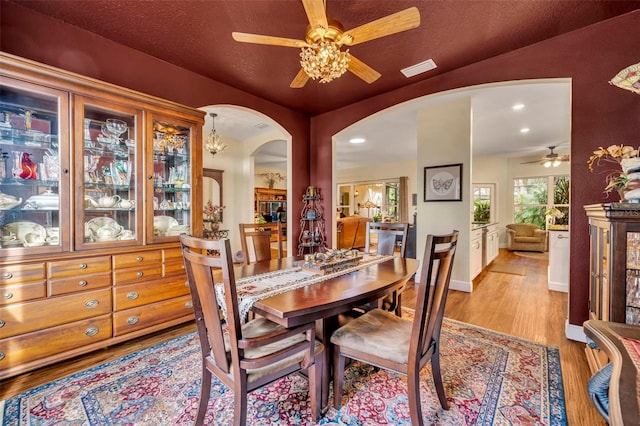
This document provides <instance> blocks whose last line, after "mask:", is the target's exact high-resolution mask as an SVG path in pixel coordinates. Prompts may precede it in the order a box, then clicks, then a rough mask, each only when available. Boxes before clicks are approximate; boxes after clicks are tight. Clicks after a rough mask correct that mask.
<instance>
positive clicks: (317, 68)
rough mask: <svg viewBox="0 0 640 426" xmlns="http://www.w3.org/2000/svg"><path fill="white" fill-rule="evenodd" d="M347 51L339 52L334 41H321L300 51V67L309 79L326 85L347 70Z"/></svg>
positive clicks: (348, 58) (338, 47)
mask: <svg viewBox="0 0 640 426" xmlns="http://www.w3.org/2000/svg"><path fill="white" fill-rule="evenodd" d="M350 60H351V58H350V56H349V51H348V50H346V51H344V52H342V51H340V46H338V44H337V43H336V42H334V41H331V40H323V41H321V42H320V43H317V44H314V45H312V46H311V47H304V48H302V50H301V51H300V65H301V66H302V69H303V70H304V72H305V73H307V75H308V76H309V77H311V78H312V79H314V80H318V79H320V83H328V82H330V81H332V80H334V79H336V78H338V77H340V76H341V75H342V74H344V73H345V72H347V69H349V61H350Z"/></svg>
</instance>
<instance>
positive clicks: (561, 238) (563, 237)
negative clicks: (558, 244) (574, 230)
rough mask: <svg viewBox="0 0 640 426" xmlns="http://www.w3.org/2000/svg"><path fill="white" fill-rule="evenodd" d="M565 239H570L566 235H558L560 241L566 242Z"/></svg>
mask: <svg viewBox="0 0 640 426" xmlns="http://www.w3.org/2000/svg"><path fill="white" fill-rule="evenodd" d="M565 238H569V237H565V236H564V235H558V239H559V240H564V239H565Z"/></svg>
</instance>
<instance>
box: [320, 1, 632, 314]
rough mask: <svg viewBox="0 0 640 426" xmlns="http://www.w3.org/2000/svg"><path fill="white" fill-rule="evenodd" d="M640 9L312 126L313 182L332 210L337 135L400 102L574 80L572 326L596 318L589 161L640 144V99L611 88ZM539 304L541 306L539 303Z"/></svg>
mask: <svg viewBox="0 0 640 426" xmlns="http://www.w3.org/2000/svg"><path fill="white" fill-rule="evenodd" d="M638 40H640V11H636V12H633V13H630V14H627V15H624V16H622V17H618V18H615V19H612V20H609V21H604V22H601V23H598V24H595V25H592V26H590V27H586V28H584V29H581V30H577V31H574V32H572V33H568V34H565V35H562V36H558V37H555V38H552V39H549V40H546V41H543V42H540V43H537V44H534V45H531V46H528V47H525V48H522V49H519V50H516V51H513V52H510V53H507V54H504V55H501V56H497V57H495V58H491V59H488V60H485V61H482V62H478V63H475V64H473V65H470V66H467V67H464V68H459V69H457V70H455V71H452V72H449V73H446V74H443V75H440V76H438V77H434V78H432V79H429V80H426V81H421V82H419V83H416V84H414V85H411V86H408V87H405V88H403V89H400V90H396V91H393V92H389V93H385V94H383V95H380V96H377V97H374V98H370V99H367V100H365V101H362V102H359V103H356V104H352V105H350V106H348V107H345V108H341V109H340V110H336V111H332V112H329V113H326V114H323V115H320V116H317V117H314V118H312V120H311V132H312V133H311V157H312V158H314V159H317V161H314V162H313V163H312V165H311V181H313V182H317V184H318V186H319V187H320V188H322V189H323V191H324V199H325V203H327V204H328V205H325V206H324V208H325V211H328V210H327V209H330V203H331V199H332V198H331V197H332V196H333V195H332V194H331V189H332V188H331V170H330V169H329V168H321V166H320V165H321V164H331V163H330V160H331V135H334V134H336V133H337V132H339V131H341V130H343V129H344V128H346V127H348V126H350V125H351V124H353V123H356V122H357V121H359V120H361V119H363V118H365V117H367V116H369V115H371V114H374V113H376V112H378V111H380V110H383V109H385V108H388V107H390V106H392V105H395V104H397V103H399V102H404V101H407V100H410V99H414V98H417V97H421V96H424V95H428V94H432V93H437V92H441V91H445V90H450V89H455V88H461V87H467V86H474V85H478V84H483V83H491V82H498V81H510V80H523V79H536V78H566V77H569V78H571V79H572V114H571V120H572V123H571V182H572V185H571V195H570V196H571V217H570V225H571V264H570V284H569V292H570V293H569V295H570V296H569V322H570V323H571V324H576V325H581V324H582V323H583V322H584V321H585V320H586V319H587V318H588V299H589V294H588V290H589V235H588V222H587V218H586V215H585V213H584V209H583V207H582V206H584V205H586V204H594V203H601V202H610V201H617V199H615V200H614V199H611V200H607V199H605V198H604V195H603V193H602V189H603V188H604V186H605V183H604V178H603V176H602V175H598V174H595V173H590V172H589V169H588V168H587V160H588V159H589V157H590V155H591V153H592V152H593V150H595V149H597V148H598V147H599V146H604V147H607V146H609V145H611V144H626V145H633V146H638V145H640V137H639V135H640V96H638V95H636V94H634V93H632V92H630V91H626V90H622V89H619V88H616V87H614V86H611V85H609V83H608V81H609V80H610V79H611V78H612V77H613V76H614V75H616V74H617V73H618V72H619V71H620V70H622V69H623V68H625V67H627V66H629V65H631V64H634V63H637V62H638V61H640V47H639V46H638ZM531 303H535V301H534V300H532V301H531Z"/></svg>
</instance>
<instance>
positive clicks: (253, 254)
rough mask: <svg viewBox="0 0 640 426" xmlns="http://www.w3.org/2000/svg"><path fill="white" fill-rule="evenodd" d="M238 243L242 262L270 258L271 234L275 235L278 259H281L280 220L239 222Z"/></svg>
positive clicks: (247, 263) (246, 263) (249, 262)
mask: <svg viewBox="0 0 640 426" xmlns="http://www.w3.org/2000/svg"><path fill="white" fill-rule="evenodd" d="M239 227H240V244H241V245H242V255H243V259H244V264H245V265H249V264H251V263H253V262H262V261H263V260H271V259H272V258H273V257H272V255H271V243H272V241H271V240H272V236H273V235H274V234H275V235H277V238H276V241H273V242H275V243H276V250H277V252H278V259H282V224H281V223H280V222H271V223H241V224H240V225H239Z"/></svg>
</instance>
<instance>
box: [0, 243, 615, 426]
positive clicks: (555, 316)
mask: <svg viewBox="0 0 640 426" xmlns="http://www.w3.org/2000/svg"><path fill="white" fill-rule="evenodd" d="M494 262H496V263H507V262H514V263H518V264H521V265H523V266H524V267H526V275H525V276H520V275H511V274H504V273H496V272H484V273H482V274H481V275H480V276H479V277H478V278H476V280H475V281H474V291H473V292H472V293H464V292H459V291H451V292H450V293H449V297H448V300H447V307H446V313H445V316H446V317H448V318H452V319H455V320H458V321H463V322H467V323H470V324H474V325H477V326H480V327H484V328H488V329H491V330H495V331H499V332H502V333H506V334H510V335H513V336H517V337H521V338H524V339H527V340H531V341H534V342H538V343H542V344H546V345H550V346H558V347H559V349H560V362H561V365H562V380H563V383H564V392H565V400H566V408H567V417H568V421H569V425H576V426H602V425H605V424H606V423H605V422H604V421H603V420H602V418H601V417H600V415H599V414H598V413H597V411H596V410H595V408H593V406H592V405H591V402H590V400H589V397H588V395H587V392H586V383H587V380H588V379H589V377H590V373H589V367H588V365H587V360H586V357H585V354H584V344H582V343H578V342H574V341H571V340H568V339H566V338H565V335H564V327H565V321H566V318H567V308H568V306H567V305H568V302H567V294H566V293H560V292H555V291H548V290H547V275H546V274H547V263H546V261H543V260H537V259H530V258H524V257H519V256H516V255H513V254H511V253H509V252H507V251H506V250H500V256H499V257H498V258H497V259H496V260H495V261H494ZM403 304H404V305H405V306H408V307H411V306H412V305H413V304H415V292H414V291H413V289H412V288H411V287H410V288H409V289H408V290H407V292H406V293H405V294H404V295H403ZM192 331H195V327H194V325H193V323H189V324H186V325H182V326H177V327H174V328H172V329H170V330H167V331H164V332H160V333H156V334H153V335H150V336H146V337H143V338H139V339H136V340H133V341H131V342H126V343H122V344H120V345H116V346H113V347H110V348H106V349H103V350H99V351H96V352H93V353H91V354H88V355H83V356H80V357H77V358H74V359H72V360H68V361H64V362H61V363H58V364H56V365H54V366H50V367H45V368H42V369H40V370H36V371H33V372H30V373H25V374H23V375H20V376H17V377H14V378H11V379H7V380H4V381H0V400H2V399H6V398H8V397H10V396H13V395H15V394H18V393H20V392H22V391H24V390H27V389H31V388H34V387H37V386H40V385H42V384H45V383H48V382H50V381H53V380H55V379H58V378H61V377H64V376H67V375H69V374H72V373H74V372H76V371H81V370H84V369H87V368H89V367H92V366H94V365H96V364H99V363H103V362H106V361H109V360H112V359H115V358H118V357H120V356H122V355H125V354H128V353H131V352H133V351H136V350H139V349H141V348H145V347H148V346H151V345H154V344H156V343H160V342H163V341H165V340H168V339H171V338H173V337H177V336H180V335H183V334H186V333H189V332H192ZM443 368H446V366H443Z"/></svg>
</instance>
